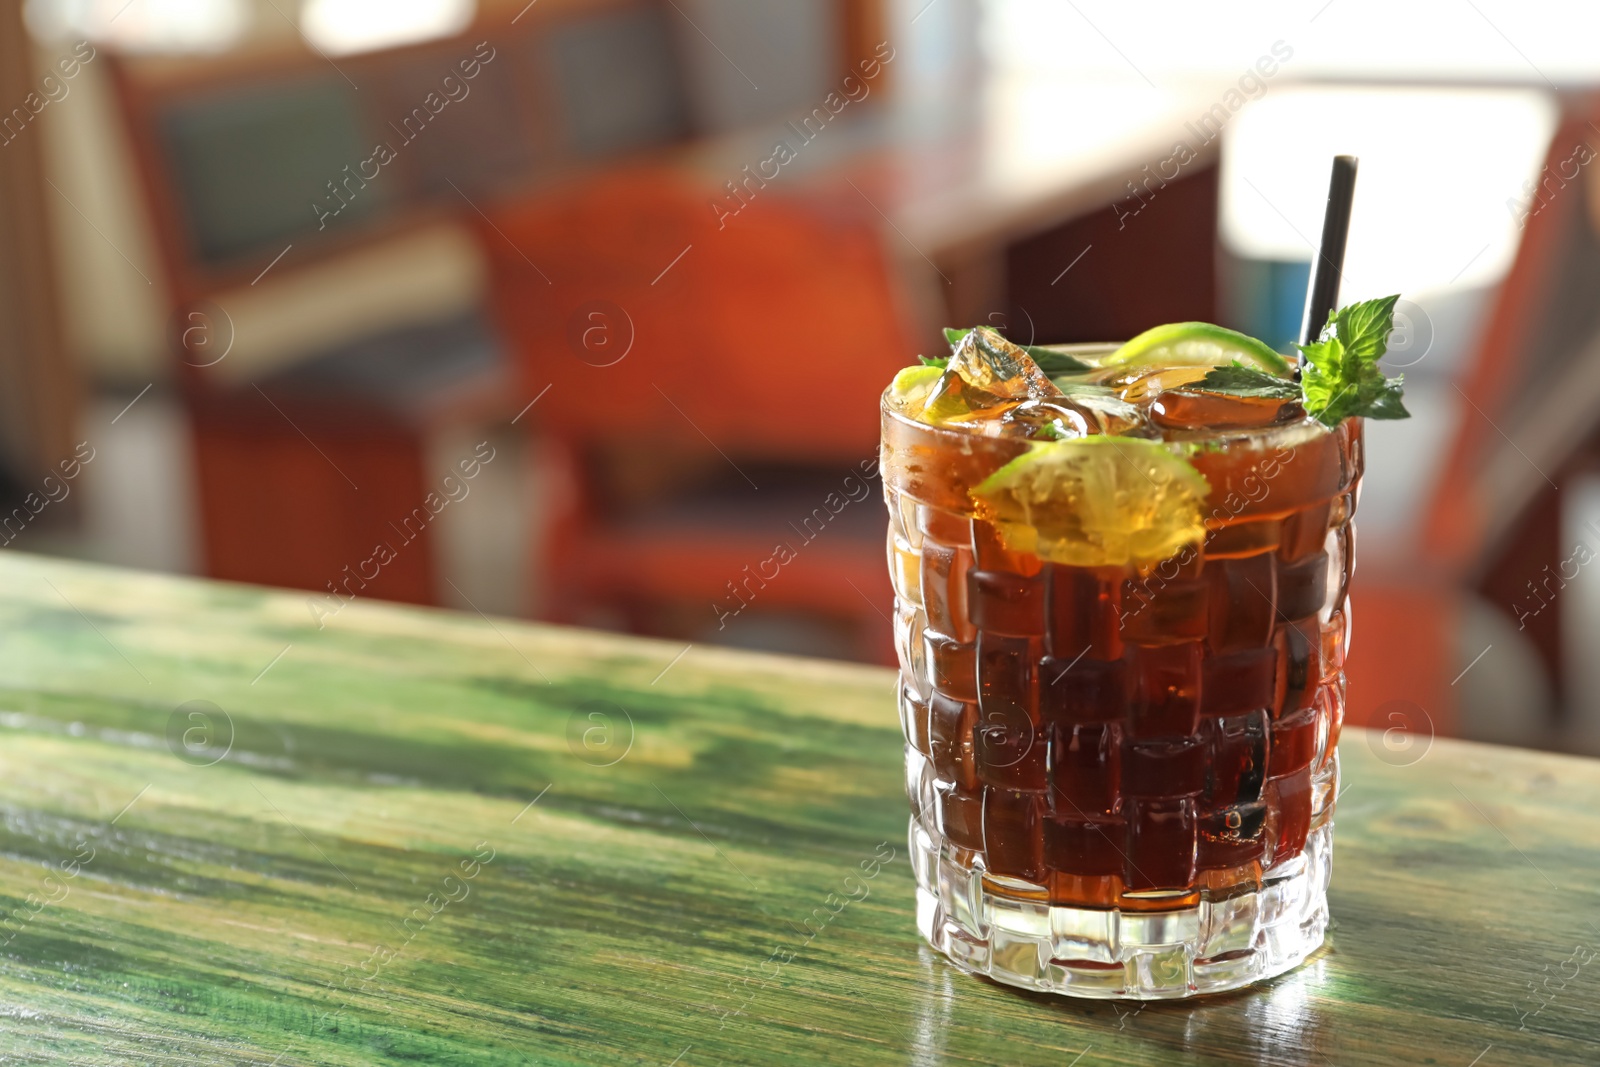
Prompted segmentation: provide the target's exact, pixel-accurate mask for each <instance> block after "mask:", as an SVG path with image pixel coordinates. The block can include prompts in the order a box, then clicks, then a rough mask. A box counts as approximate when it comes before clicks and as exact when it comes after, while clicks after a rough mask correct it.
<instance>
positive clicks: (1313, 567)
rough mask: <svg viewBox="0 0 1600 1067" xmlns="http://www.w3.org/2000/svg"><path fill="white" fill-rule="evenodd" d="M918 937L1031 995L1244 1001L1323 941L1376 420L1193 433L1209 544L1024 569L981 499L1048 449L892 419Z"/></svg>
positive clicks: (892, 547) (885, 410)
mask: <svg viewBox="0 0 1600 1067" xmlns="http://www.w3.org/2000/svg"><path fill="white" fill-rule="evenodd" d="M882 426H883V445H882V467H883V476H884V490H885V494H886V496H887V499H888V504H889V516H890V531H889V566H890V571H891V574H892V578H893V582H894V588H895V597H896V602H895V607H896V612H895V637H896V642H897V647H898V651H899V658H900V696H899V700H900V717H901V724H902V726H903V727H904V730H905V739H906V791H907V794H908V797H909V799H910V802H911V827H910V846H911V849H910V850H911V857H912V863H913V864H914V866H915V869H916V880H917V924H918V926H919V928H920V929H921V931H922V934H923V936H924V937H926V938H927V939H928V941H929V942H930V943H931V944H932V945H933V946H934V947H935V948H937V949H938V950H939V951H940V952H943V953H944V954H945V955H946V956H948V957H949V958H950V959H951V960H952V961H953V962H954V963H955V964H956V965H957V966H959V967H961V968H962V969H964V970H968V971H971V972H974V973H977V974H983V975H987V976H989V977H990V978H993V979H995V980H996V981H1000V982H1005V983H1008V984H1010V985H1016V986H1022V987H1024V988H1028V989H1036V990H1044V991H1047V992H1055V993H1065V994H1070V995H1073V996H1083V997H1102V998H1136V999H1163V998H1175V997H1185V996H1191V995H1194V994H1197V993H1209V992H1219V991H1222V990H1226V989H1234V988H1237V987H1239V986H1242V985H1246V984H1248V983H1251V982H1255V981H1258V980H1260V979H1263V978H1268V977H1271V976H1273V975H1276V974H1281V973H1282V972H1284V971H1286V970H1288V969H1290V968H1292V967H1294V966H1295V965H1296V964H1298V963H1300V962H1301V961H1302V960H1304V959H1305V958H1306V956H1307V955H1309V954H1310V953H1311V952H1312V951H1314V950H1315V949H1316V948H1317V946H1319V945H1320V944H1321V943H1322V938H1323V932H1324V929H1325V927H1326V925H1327V916H1328V912H1327V887H1328V878H1329V874H1330V871H1331V861H1332V845H1333V803H1334V797H1335V795H1336V794H1337V792H1338V778H1339V760H1338V753H1337V751H1336V748H1335V746H1336V744H1337V741H1338V736H1339V727H1340V724H1341V722H1342V720H1343V717H1344V692H1345V682H1344V671H1343V666H1344V656H1345V649H1346V647H1347V644H1348V641H1349V627H1350V614H1349V608H1348V604H1347V593H1348V588H1349V580H1350V573H1351V570H1352V568H1353V565H1354V557H1353V551H1354V543H1353V539H1352V528H1351V516H1352V514H1353V513H1354V511H1355V503H1356V490H1357V486H1358V484H1359V480H1360V476H1361V469H1362V445H1361V420H1359V419H1349V420H1346V421H1345V422H1344V423H1343V424H1341V425H1340V426H1339V427H1338V428H1336V429H1333V430H1328V429H1326V428H1324V427H1322V426H1320V425H1318V424H1314V423H1310V421H1309V420H1301V421H1296V422H1293V423H1292V424H1288V425H1271V426H1266V427H1258V428H1253V429H1229V430H1215V429H1212V430H1204V431H1198V432H1197V431H1190V432H1188V433H1187V434H1186V435H1179V436H1182V437H1183V439H1185V440H1188V441H1192V442H1197V443H1198V444H1199V445H1200V446H1201V447H1200V448H1199V449H1198V450H1197V451H1196V452H1195V454H1194V455H1193V457H1192V462H1193V465H1194V467H1195V468H1196V469H1198V470H1199V471H1200V473H1201V474H1202V475H1204V476H1205V478H1206V480H1207V481H1208V482H1209V483H1210V486H1211V492H1210V494H1209V496H1208V497H1207V498H1206V500H1205V504H1204V509H1203V512H1204V515H1205V520H1206V536H1205V540H1204V543H1203V545H1201V546H1199V547H1195V548H1189V549H1185V550H1184V551H1181V552H1179V553H1178V554H1177V555H1175V556H1173V557H1171V558H1169V559H1166V560H1164V561H1162V562H1160V563H1158V564H1155V565H1154V566H1150V567H1144V568H1132V567H1121V568H1107V567H1075V566H1067V565H1063V564H1059V563H1052V562H1048V561H1044V560H1041V559H1040V558H1039V557H1038V556H1036V555H1032V554H1030V553H1024V552H1016V551H1009V550H1007V548H1006V547H1005V545H1004V544H1003V543H1002V541H1001V539H1000V537H999V536H998V531H997V530H996V528H995V527H994V526H993V525H992V524H991V523H990V522H987V521H985V520H984V519H982V518H980V517H979V516H978V514H977V511H976V510H975V508H974V506H973V501H972V497H971V496H970V492H969V491H970V490H971V489H972V488H973V487H974V486H976V485H977V484H978V483H979V482H981V481H982V480H983V479H984V478H985V477H986V476H988V475H989V474H990V473H991V472H993V471H995V470H996V469H998V468H999V467H1000V466H1002V465H1003V464H1005V463H1006V462H1007V461H1009V460H1011V459H1012V458H1014V457H1016V456H1018V455H1020V454H1021V453H1022V452H1023V451H1024V450H1025V449H1027V448H1028V447H1029V446H1028V442H1027V441H1026V440H1019V439H1016V438H1006V437H1000V436H989V435H986V434H984V433H982V432H975V431H974V430H973V429H972V428H961V427H940V426H934V425H930V424H928V423H924V422H919V421H916V420H914V419H912V418H909V417H907V416H906V415H905V414H903V413H902V412H900V411H898V410H897V409H896V408H895V407H894V405H893V404H891V403H890V401H889V398H888V395H887V394H886V395H885V399H884V402H883V405H882Z"/></svg>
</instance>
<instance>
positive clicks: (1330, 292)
mask: <svg viewBox="0 0 1600 1067" xmlns="http://www.w3.org/2000/svg"><path fill="white" fill-rule="evenodd" d="M1356 162H1357V160H1356V157H1355V156H1334V157H1333V174H1332V176H1331V177H1330V178H1329V179H1328V211H1327V214H1325V215H1323V216H1322V247H1321V248H1319V249H1318V250H1317V261H1316V263H1315V264H1314V265H1313V270H1312V272H1311V289H1310V291H1308V292H1307V293H1306V312H1305V314H1306V317H1305V321H1303V322H1302V323H1301V324H1300V336H1301V343H1302V344H1307V345H1309V344H1314V343H1315V342H1316V340H1317V336H1318V335H1319V334H1321V333H1322V327H1323V326H1325V325H1326V324H1327V322H1328V316H1329V315H1331V314H1332V313H1333V309H1334V308H1335V307H1337V306H1338V302H1339V281H1340V278H1341V276H1342V275H1343V273H1344V245H1345V239H1346V238H1347V237H1349V236H1350V202H1351V200H1352V199H1354V197H1355V194H1356ZM1295 376H1296V377H1298V376H1299V366H1298V362H1297V364H1296V374H1295Z"/></svg>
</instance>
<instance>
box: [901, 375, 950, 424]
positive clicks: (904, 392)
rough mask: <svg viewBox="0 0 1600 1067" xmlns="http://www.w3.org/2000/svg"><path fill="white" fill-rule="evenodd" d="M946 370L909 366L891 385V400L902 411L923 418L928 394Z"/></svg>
mask: <svg viewBox="0 0 1600 1067" xmlns="http://www.w3.org/2000/svg"><path fill="white" fill-rule="evenodd" d="M943 376H944V371H942V370H940V369H939V368H938V367H907V368H905V369H904V370H902V371H901V372H900V373H899V374H896V375H895V376H894V381H893V382H891V383H890V385H889V402H890V403H892V404H893V405H894V406H896V407H898V408H899V409H900V410H901V411H904V412H905V413H906V414H908V415H911V416H913V417H916V418H922V417H924V416H923V410H922V409H923V408H924V407H925V406H926V405H927V403H928V396H929V395H930V394H931V393H932V392H933V391H934V389H936V388H937V387H938V385H939V379H940V378H941V377H943Z"/></svg>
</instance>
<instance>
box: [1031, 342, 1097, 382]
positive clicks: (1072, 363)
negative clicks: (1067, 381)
mask: <svg viewBox="0 0 1600 1067" xmlns="http://www.w3.org/2000/svg"><path fill="white" fill-rule="evenodd" d="M1022 350H1023V351H1024V352H1026V353H1028V355H1029V356H1031V357H1033V361H1034V362H1035V363H1037V364H1039V369H1040V370H1042V371H1044V372H1045V373H1046V374H1048V375H1051V376H1052V377H1053V376H1054V375H1057V374H1078V373H1080V372H1082V371H1086V370H1093V369H1094V368H1092V367H1090V366H1089V364H1087V363H1085V362H1084V361H1083V360H1081V359H1079V358H1077V357H1076V356H1069V355H1067V354H1066V353H1065V352H1057V351H1055V350H1054V349H1051V348H1043V347H1041V346H1039V345H1023V346H1022Z"/></svg>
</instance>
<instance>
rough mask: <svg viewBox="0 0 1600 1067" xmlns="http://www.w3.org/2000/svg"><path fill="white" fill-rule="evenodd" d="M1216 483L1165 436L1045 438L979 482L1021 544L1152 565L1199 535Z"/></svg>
mask: <svg viewBox="0 0 1600 1067" xmlns="http://www.w3.org/2000/svg"><path fill="white" fill-rule="evenodd" d="M1210 491H1211V487H1210V486H1209V485H1208V484H1207V483H1206V480H1205V478H1204V477H1202V476H1201V474H1200V472H1199V471H1197V470H1195V469H1194V467H1192V466H1190V464H1189V462H1188V461H1187V460H1185V459H1183V458H1182V457H1181V456H1177V455H1174V454H1173V453H1172V452H1170V451H1168V450H1167V448H1166V446H1164V445H1162V444H1161V443H1160V442H1158V441H1146V440H1142V439H1139V438H1131V437H1105V436H1089V437H1082V438H1077V439H1075V440H1070V441H1044V442H1036V443H1034V445H1033V446H1032V448H1031V449H1030V450H1029V451H1027V452H1025V453H1023V454H1022V455H1020V456H1018V457H1017V458H1016V459H1014V460H1012V461H1011V462H1010V463H1007V464H1006V465H1005V466H1004V467H1001V468H1000V469H999V470H997V471H995V472H994V473H993V474H991V475H990V476H989V477H988V478H986V479H984V481H983V482H982V483H981V484H979V485H978V486H977V488H975V489H973V490H972V498H973V500H974V502H975V503H976V505H977V510H978V516H979V517H980V518H983V519H987V520H989V521H990V522H992V523H994V524H995V527H996V528H997V529H998V530H999V533H1000V539H1001V540H1002V541H1003V542H1004V543H1005V546H1006V548H1008V549H1009V550H1011V551H1013V552H1031V553H1033V554H1034V555H1036V556H1038V557H1039V558H1040V559H1044V560H1049V561H1050V562H1053V563H1065V564H1068V565H1070V566H1075V567H1122V566H1130V565H1131V566H1134V567H1147V566H1149V565H1151V564H1154V563H1158V562H1160V561H1161V560H1164V559H1166V558H1168V557H1169V556H1172V555H1173V554H1175V553H1177V552H1178V551H1179V550H1180V549H1182V548H1183V547H1184V546H1186V545H1194V544H1199V543H1200V542H1201V541H1202V540H1203V539H1204V538H1205V533H1206V527H1205V519H1204V517H1203V515H1202V513H1201V503H1202V502H1203V501H1204V500H1205V498H1206V495H1207V494H1208V493H1209V492H1210Z"/></svg>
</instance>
